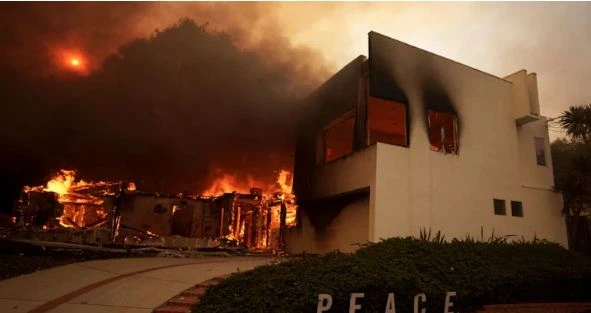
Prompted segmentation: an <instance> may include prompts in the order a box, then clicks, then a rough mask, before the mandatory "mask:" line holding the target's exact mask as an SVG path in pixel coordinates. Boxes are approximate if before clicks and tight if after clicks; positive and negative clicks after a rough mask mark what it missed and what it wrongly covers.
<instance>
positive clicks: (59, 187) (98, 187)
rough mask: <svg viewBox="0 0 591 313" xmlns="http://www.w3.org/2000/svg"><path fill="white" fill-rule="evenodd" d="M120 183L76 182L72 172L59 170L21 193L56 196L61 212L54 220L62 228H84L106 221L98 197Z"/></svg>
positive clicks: (131, 187) (100, 197) (130, 187)
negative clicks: (61, 208)
mask: <svg viewBox="0 0 591 313" xmlns="http://www.w3.org/2000/svg"><path fill="white" fill-rule="evenodd" d="M120 183H121V182H104V181H98V182H92V181H90V182H86V181H84V180H80V181H76V171H75V170H66V169H62V170H60V171H59V172H58V173H57V174H56V175H55V176H53V177H52V178H51V179H50V180H49V181H48V182H47V184H46V186H45V187H43V186H37V187H25V189H24V190H25V192H31V191H37V192H41V191H45V192H53V193H55V194H56V195H57V201H58V202H59V203H61V204H62V205H63V213H62V215H61V216H60V217H58V218H57V220H58V221H59V224H60V225H62V226H64V227H88V226H94V225H99V224H102V223H104V222H105V221H106V218H107V213H106V212H105V211H104V209H103V207H102V205H103V203H104V200H103V198H102V196H104V195H107V194H110V193H111V191H110V190H109V189H110V188H111V187H114V186H118V185H119V184H120ZM127 189H128V190H135V184H134V183H133V182H132V183H129V184H128V187H127Z"/></svg>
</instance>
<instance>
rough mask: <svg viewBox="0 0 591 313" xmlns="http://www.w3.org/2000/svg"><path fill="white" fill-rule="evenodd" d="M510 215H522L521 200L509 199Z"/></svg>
mask: <svg viewBox="0 0 591 313" xmlns="http://www.w3.org/2000/svg"><path fill="white" fill-rule="evenodd" d="M516 209H518V210H516ZM516 212H517V214H516ZM511 216H515V217H523V202H521V201H515V200H511Z"/></svg>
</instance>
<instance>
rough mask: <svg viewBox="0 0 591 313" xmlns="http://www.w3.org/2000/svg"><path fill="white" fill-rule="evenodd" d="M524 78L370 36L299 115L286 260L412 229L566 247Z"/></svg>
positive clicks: (543, 134)
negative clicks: (293, 215) (294, 220)
mask: <svg viewBox="0 0 591 313" xmlns="http://www.w3.org/2000/svg"><path fill="white" fill-rule="evenodd" d="M539 112H540V110H539V100H538V90H537V79H536V74H535V73H527V71H526V70H521V71H518V72H516V73H514V74H511V75H509V76H507V77H504V78H500V77H496V76H493V75H490V74H487V73H484V72H482V71H479V70H477V69H474V68H471V67H469V66H466V65H463V64H460V63H458V62H455V61H452V60H449V59H446V58H444V57H441V56H438V55H435V54H433V53H430V52H427V51H424V50H421V49H418V48H416V47H413V46H410V45H408V44H405V43H403V42H400V41H397V40H394V39H391V38H388V37H386V36H383V35H380V34H378V33H375V32H370V33H369V58H366V57H365V56H359V57H357V58H356V59H355V60H353V61H352V62H350V63H349V64H348V65H346V66H345V67H344V68H343V69H341V70H340V71H339V72H338V73H336V74H335V75H334V76H333V77H331V78H330V79H329V80H328V81H327V82H325V83H324V84H323V85H322V86H320V87H319V88H318V89H317V90H316V91H315V92H314V93H312V94H311V95H310V96H309V97H307V99H306V100H305V101H304V103H303V104H302V109H301V112H300V114H299V116H298V118H299V126H298V133H297V136H298V139H297V145H296V155H295V169H294V190H295V192H296V195H297V196H298V201H299V204H300V211H299V216H298V227H297V228H294V229H290V230H289V233H288V234H287V248H288V251H290V252H302V251H306V252H312V253H322V252H327V251H330V250H334V249H339V250H341V251H352V250H354V249H355V248H356V247H357V246H356V245H355V244H356V243H365V242H367V241H378V240H379V239H380V238H388V237H396V236H402V237H406V236H415V237H418V236H419V234H420V232H421V229H426V230H429V229H430V230H431V231H432V232H435V231H441V232H442V233H443V234H444V235H445V236H446V238H448V239H451V238H454V237H455V238H465V237H466V235H470V236H472V237H475V238H480V237H481V236H482V234H483V235H484V237H487V238H488V237H490V236H491V234H493V232H494V234H495V236H497V237H498V236H502V235H515V236H514V237H512V238H515V239H521V238H525V239H527V240H531V239H533V238H534V237H536V238H540V239H547V240H550V241H553V242H557V243H560V244H562V245H566V242H567V239H566V227H565V222H564V218H563V217H562V216H561V208H562V197H561V194H560V193H559V192H556V191H554V190H553V184H554V181H553V174H552V160H551V156H550V147H549V138H548V129H547V127H546V118H545V117H543V116H540V115H539Z"/></svg>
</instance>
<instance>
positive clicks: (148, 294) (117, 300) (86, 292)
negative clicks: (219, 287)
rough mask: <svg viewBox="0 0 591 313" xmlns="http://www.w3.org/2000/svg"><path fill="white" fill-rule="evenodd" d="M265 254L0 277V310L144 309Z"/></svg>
mask: <svg viewBox="0 0 591 313" xmlns="http://www.w3.org/2000/svg"><path fill="white" fill-rule="evenodd" d="M271 261H273V258H268V257H201V258H178V259H175V258H133V259H112V260H100V261H88V262H82V263H76V264H69V265H65V266H61V267H56V268H52V269H48V270H44V271H39V272H36V273H32V274H28V275H23V276H19V277H14V278H10V279H7V280H3V281H0V312H2V313H17V312H18V313H21V312H23V313H25V312H30V313H43V312H50V313H79V312H88V313H95V312H96V313H98V312H101V313H111V312H112V313H123V312H129V313H150V312H152V310H153V309H154V308H155V307H157V306H159V305H161V304H162V303H164V302H166V301H167V300H168V299H170V298H172V297H174V296H175V295H177V294H179V293H180V292H182V291H183V290H185V289H188V288H190V287H192V286H194V285H195V284H197V283H200V282H202V281H205V280H208V279H211V278H214V277H217V276H221V275H225V274H229V273H233V272H236V271H246V270H250V269H253V268H254V267H256V266H259V265H263V264H267V263H269V262H271Z"/></svg>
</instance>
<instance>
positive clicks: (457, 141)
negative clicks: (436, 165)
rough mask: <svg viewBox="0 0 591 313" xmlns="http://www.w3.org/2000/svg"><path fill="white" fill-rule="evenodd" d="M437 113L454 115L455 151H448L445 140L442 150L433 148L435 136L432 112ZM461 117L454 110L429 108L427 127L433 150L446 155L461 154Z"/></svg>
mask: <svg viewBox="0 0 591 313" xmlns="http://www.w3.org/2000/svg"><path fill="white" fill-rule="evenodd" d="M432 112H433V113H435V114H442V115H450V116H453V118H454V119H453V132H454V140H453V142H454V148H455V149H454V151H453V152H447V151H446V149H445V142H444V143H442V149H440V150H435V149H433V142H432V140H433V138H431V113H432ZM458 124H459V118H458V115H457V114H456V113H452V112H444V111H437V110H433V109H427V129H428V137H429V146H430V147H429V149H430V150H431V151H433V152H437V153H443V154H444V155H447V154H452V155H459V154H460V129H459V126H458Z"/></svg>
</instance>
